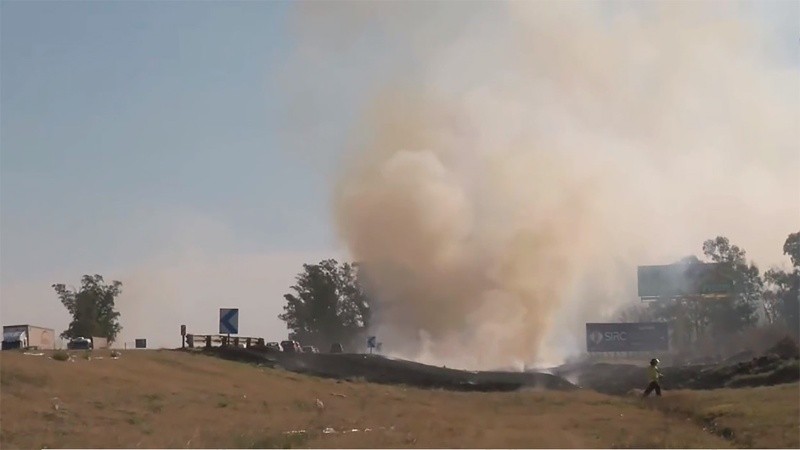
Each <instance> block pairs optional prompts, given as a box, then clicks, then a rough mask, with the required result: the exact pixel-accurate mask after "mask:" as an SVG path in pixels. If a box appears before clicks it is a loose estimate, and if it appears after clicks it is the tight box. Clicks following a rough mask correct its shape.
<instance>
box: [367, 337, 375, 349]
mask: <svg viewBox="0 0 800 450" xmlns="http://www.w3.org/2000/svg"><path fill="white" fill-rule="evenodd" d="M377 340H378V338H376V337H375V336H370V337H368V338H367V347H369V348H375V347H376V341H377Z"/></svg>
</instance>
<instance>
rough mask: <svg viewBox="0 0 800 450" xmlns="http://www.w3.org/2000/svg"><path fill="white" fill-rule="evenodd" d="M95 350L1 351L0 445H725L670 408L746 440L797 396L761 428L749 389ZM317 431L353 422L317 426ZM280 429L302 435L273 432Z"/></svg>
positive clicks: (762, 431)
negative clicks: (543, 382)
mask: <svg viewBox="0 0 800 450" xmlns="http://www.w3.org/2000/svg"><path fill="white" fill-rule="evenodd" d="M98 356H99V357H103V359H97V357H98ZM108 356H109V355H108V354H104V353H103V352H94V353H93V355H92V359H91V360H86V359H83V358H80V357H78V358H74V359H73V362H59V361H54V360H51V359H47V358H46V357H41V356H38V357H37V356H25V355H22V354H20V353H16V352H4V353H3V354H2V356H0V358H2V359H0V381H2V386H0V389H2V391H0V400H1V402H0V420H1V422H0V431H2V433H1V434H0V447H2V448H4V449H7V448H42V447H48V448H57V447H72V448H85V447H93V448H109V447H112V448H153V447H158V448H289V447H335V448H393V447H395V448H396V447H422V448H437V447H438V448H442V447H450V448H453V447H472V448H475V447H479V448H497V447H504V448H508V447H512V448H514V447H516V448H537V447H562V448H563V447H569V448H574V447H580V448H612V447H613V448H620V447H639V448H641V447H645V448H647V447H650V448H653V447H680V448H686V447H689V448H698V447H704V448H725V447H729V446H731V444H732V443H736V442H738V441H736V442H731V441H729V440H726V439H724V438H722V437H720V436H717V435H715V434H713V433H710V432H707V431H703V429H702V427H701V426H698V425H697V423H695V422H694V421H692V420H687V417H686V415H685V414H684V413H683V409H681V408H684V407H688V405H692V403H691V402H693V401H697V402H698V403H697V404H696V407H698V408H699V407H706V406H708V407H711V406H709V405H712V406H713V405H715V404H716V403H715V402H717V401H723V400H724V402H726V404H728V403H734V404H739V405H740V406H747V408H750V409H748V410H747V411H751V412H752V414H753V417H756V418H758V420H756V421H753V422H752V423H753V424H754V425H752V426H751V425H750V424H751V422H748V421H747V420H745V421H744V422H741V421H740V422H736V421H734V419H736V417H735V416H731V417H730V420H731V422H730V423H728V422H725V423H726V424H727V425H726V426H729V427H732V428H734V429H736V430H737V433H738V430H740V429H741V430H745V429H746V430H750V431H748V433H750V434H749V435H752V436H753V443H754V444H755V445H761V444H760V443H761V442H778V441H771V440H763V441H762V440H759V439H761V437H763V436H767V435H769V434H774V433H779V434H781V433H782V435H785V436H788V438H790V437H791V433H792V432H794V433H796V431H797V430H798V421H797V411H796V402H795V403H794V408H795V409H794V410H792V409H791V408H789V409H787V410H786V411H788V412H789V413H791V411H794V412H795V413H794V415H793V416H791V420H789V418H786V417H784V419H785V420H781V421H777V422H774V423H771V424H770V427H769V428H766V427H765V428H760V426H761V424H762V420H761V418H762V416H761V414H764V416H763V418H764V421H766V420H769V419H768V418H772V416H773V412H772V411H771V410H770V408H772V407H774V404H773V399H772V397H770V399H771V400H770V402H769V404H767V403H765V404H764V405H762V406H763V407H754V406H750V403H752V402H758V401H759V399H760V398H763V397H764V396H762V395H751V394H746V395H747V396H746V399H747V400H746V401H745V400H742V401H738V400H736V399H735V396H736V393H737V392H745V393H752V392H754V390H740V391H731V392H730V393H727V394H724V395H729V396H730V398H728V397H725V398H720V399H717V398H716V397H706V394H709V393H697V394H696V395H695V393H684V392H681V393H676V394H675V400H672V399H671V398H670V396H671V395H673V394H671V393H665V395H666V397H664V398H663V399H662V400H665V403H666V402H668V401H672V402H673V403H674V404H675V405H676V407H675V410H674V411H673V410H668V411H667V410H664V411H662V410H660V409H657V408H647V407H644V405H645V404H646V403H642V402H641V401H640V400H638V399H633V398H614V397H609V396H605V395H601V394H597V393H594V392H572V393H557V392H541V391H526V392H517V393H456V392H445V391H425V390H420V389H412V388H404V387H400V386H382V385H374V384H368V383H364V382H337V381H334V380H324V379H317V378H311V377H306V376H302V375H298V374H293V373H289V372H284V371H280V370H273V369H261V368H256V367H253V366H249V365H245V364H240V363H235V362H229V361H222V360H217V359H214V358H210V357H205V356H200V355H189V354H183V353H178V352H171V351H126V352H123V353H122V356H121V357H120V358H119V359H116V360H114V359H110V358H109V357H108ZM776 389H777V390H776V391H775V392H778V393H776V394H774V395H775V396H776V398H777V397H780V398H782V399H783V401H784V403H786V400H785V399H786V398H787V397H788V395H787V393H788V392H789V391H791V392H794V393H795V396H794V398H795V399H796V397H797V395H796V394H797V389H798V388H797V384H794V385H791V386H790V387H782V388H776ZM763 391H764V392H772V391H771V390H770V389H765V390H763ZM720 395H723V394H720ZM771 395H772V394H771ZM316 399H320V400H321V401H322V402H323V403H324V405H325V406H324V408H323V409H319V408H318V407H317V406H316V405H315V401H316ZM649 403H652V402H649ZM744 403H747V405H744ZM670 404H672V403H670ZM679 405H684V406H682V407H678V406H679ZM692 407H695V406H692ZM665 411H666V413H665ZM787 417H788V416H787ZM720 420H722V419H720ZM725 420H728V419H727V418H726V419H725ZM736 420H738V419H736ZM748 420H749V419H748ZM326 428H333V429H334V430H337V431H341V430H351V429H358V430H360V431H358V432H352V433H347V434H342V433H325V432H324V431H323V430H325V429H326ZM365 428H370V429H371V430H370V431H364V429H365ZM291 430H306V433H300V434H285V432H287V431H291ZM759 436H761V437H759ZM794 437H795V438H796V435H795V436H794ZM788 438H787V439H788ZM780 442H786V443H787V444H791V443H792V442H795V443H796V442H797V441H791V440H787V441H780ZM784 446H789V447H792V446H794V447H797V445H796V444H795V445H784Z"/></svg>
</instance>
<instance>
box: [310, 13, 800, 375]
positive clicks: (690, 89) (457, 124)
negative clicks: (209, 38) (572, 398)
mask: <svg viewBox="0 0 800 450" xmlns="http://www.w3.org/2000/svg"><path fill="white" fill-rule="evenodd" d="M407 5H409V6H408V8H406V9H403V8H400V7H399V6H398V5H397V4H395V3H387V4H369V5H368V6H363V7H362V6H359V5H353V4H350V5H348V6H344V4H337V7H336V8H331V7H326V6H324V5H318V4H314V5H308V4H307V5H306V6H305V7H304V8H301V11H300V14H299V15H298V17H299V18H300V20H298V23H299V24H300V26H299V29H300V31H301V34H300V36H301V41H302V42H303V43H304V44H305V45H306V47H305V49H306V50H308V49H313V48H316V50H317V51H319V50H320V49H326V48H328V49H329V50H334V51H333V52H332V53H331V55H348V53H347V52H348V49H350V50H352V49H353V48H355V49H356V50H354V51H356V52H357V51H358V48H360V47H359V46H360V45H364V44H363V42H364V41H365V40H359V38H358V36H359V32H363V33H375V34H376V36H380V39H378V40H377V42H380V43H381V45H386V46H387V49H389V48H390V49H391V52H394V53H393V54H394V55H396V59H395V60H392V59H391V58H389V60H390V62H388V63H386V64H385V65H384V70H381V69H380V68H379V69H373V70H372V72H371V73H372V74H373V78H378V81H375V80H374V79H370V80H368V81H369V82H368V83H367V82H365V84H364V90H365V91H368V94H369V102H368V105H367V106H366V107H365V108H364V110H363V111H362V114H361V116H360V117H359V119H358V120H357V121H356V123H355V125H354V126H353V130H355V131H354V132H353V133H352V136H351V143H352V147H351V149H352V152H351V153H350V154H348V157H347V158H346V159H345V167H344V168H343V169H342V171H341V177H340V178H339V182H338V184H337V186H336V190H335V196H334V209H335V218H336V222H337V226H338V228H339V230H340V233H341V236H342V238H343V240H344V241H345V242H346V244H347V245H348V247H349V249H350V252H351V256H352V258H353V259H354V260H357V261H360V262H362V263H364V265H365V267H366V270H367V271H368V275H369V280H370V283H371V288H372V289H373V290H374V294H375V298H376V305H375V317H374V332H375V334H377V335H378V336H379V337H380V339H379V340H381V341H383V342H384V347H385V348H386V349H387V350H388V351H390V352H391V353H393V354H396V355H399V356H405V357H412V358H416V359H419V360H422V361H425V362H435V363H443V364H448V365H455V366H460V367H474V368H494V367H499V366H504V367H508V366H511V365H517V366H521V365H523V364H529V363H542V362H552V361H557V360H559V359H561V358H563V357H565V356H566V355H567V354H569V353H570V352H574V351H576V350H577V349H580V347H581V346H582V345H583V335H582V333H583V323H584V322H585V321H586V320H598V319H603V318H607V317H606V316H607V314H608V313H610V312H611V311H613V310H614V309H615V308H616V307H618V306H619V305H620V304H622V303H624V302H626V301H630V300H632V299H635V273H636V265H637V264H659V263H670V262H674V261H675V260H676V259H678V258H680V257H682V256H685V255H687V254H698V253H700V247H701V243H702V241H703V240H704V239H707V238H711V237H714V236H716V235H719V234H723V235H726V236H729V237H730V238H731V239H732V241H734V242H736V243H739V244H740V245H742V246H743V247H744V248H745V249H747V251H748V256H749V257H750V258H754V259H756V261H757V262H760V263H762V264H774V263H777V262H779V261H782V259H781V255H780V247H781V245H782V243H783V240H784V239H785V237H786V235H788V233H790V232H792V231H794V230H795V229H796V228H797V225H798V223H800V210H798V192H800V184H799V183H798V177H797V174H798V168H800V153H799V152H798V144H797V143H798V138H799V137H800V136H799V135H798V124H799V123H800V121H799V120H798V119H799V118H800V115H799V114H798V101H799V100H800V95H798V94H800V89H798V88H799V86H798V83H797V78H796V76H797V70H796V69H797V68H796V67H792V68H787V67H785V65H781V64H777V63H775V62H774V61H771V60H770V58H771V57H772V56H774V54H775V53H776V52H773V50H774V48H775V47H776V44H777V43H776V42H774V41H771V40H770V37H769V36H768V34H766V33H764V29H762V28H761V25H763V24H759V23H757V22H756V21H754V20H750V19H748V18H747V17H746V14H744V13H743V11H744V10H734V9H733V8H730V9H731V10H730V11H720V7H721V6H726V7H728V6H729V5H721V4H719V3H714V4H705V5H703V4H691V5H689V4H676V3H669V4H668V3H660V4H656V3H648V4H636V5H630V4H622V3H615V4H602V5H605V6H602V5H601V4H599V3H591V4H589V3H576V2H568V3H567V2H558V3H555V2H514V3H508V4H505V3H503V4H501V3H497V2H492V3H489V4H480V5H474V4H470V5H466V4H459V8H455V7H453V10H456V9H457V11H449V12H450V13H453V14H448V13H447V12H448V11H446V9H447V7H446V6H442V5H441V4H431V3H423V4H413V6H412V5H411V4H407ZM326 8H327V9H326ZM469 8H472V9H474V11H468V9H469ZM334 9H335V10H334ZM401 10H402V11H401ZM443 10H445V11H443ZM398 12H402V14H400V13H398ZM327 13H331V14H327ZM326 18H327V19H326ZM304 19H305V20H307V22H306V23H304V22H303V20H304ZM459 24H463V26H459ZM337 30H343V31H337ZM375 30H380V32H376V31H375ZM366 41H369V40H368V39H367V40H366ZM387 43H388V44H387ZM375 45H378V44H375ZM315 46H316V47H315ZM326 46H327V47H326ZM348 46H349V47H348ZM387 51H388V50H387ZM337 52H338V53H337ZM317 54H318V55H324V54H325V52H324V51H319V53H317ZM345 57H346V56H342V58H345ZM398 61H399V62H398ZM386 68H391V69H390V70H389V69H386Z"/></svg>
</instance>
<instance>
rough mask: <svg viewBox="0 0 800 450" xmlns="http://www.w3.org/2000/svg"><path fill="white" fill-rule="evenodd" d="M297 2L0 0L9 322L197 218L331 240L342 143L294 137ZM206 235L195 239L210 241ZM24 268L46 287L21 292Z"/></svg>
mask: <svg viewBox="0 0 800 450" xmlns="http://www.w3.org/2000/svg"><path fill="white" fill-rule="evenodd" d="M286 15H287V4H286V3H279V2H262V3H246V2H213V3H212V2H3V5H2V74H1V75H2V99H1V100H2V129H1V130H0V131H1V132H2V135H1V136H2V159H1V160H0V174H1V177H0V188H1V189H0V201H1V202H2V217H1V218H0V226H1V227H2V252H1V253H0V263H1V264H2V283H3V288H4V291H5V293H6V294H8V295H3V301H2V312H3V314H2V316H3V322H4V323H6V322H8V321H11V322H19V321H35V322H37V323H38V322H41V321H42V320H45V319H44V318H43V317H42V318H40V316H39V312H38V311H39V308H38V307H34V304H35V305H41V306H42V307H46V308H47V309H48V310H49V306H46V305H52V306H53V307H55V308H60V305H58V304H57V300H56V299H55V297H54V296H51V298H46V299H45V298H39V297H40V296H44V295H46V294H45V293H46V292H47V291H46V289H49V284H50V283H52V282H61V281H63V282H68V283H69V282H72V283H75V284H77V283H78V280H79V277H80V275H81V274H82V273H88V272H92V273H94V272H97V273H102V274H107V272H108V271H114V270H123V269H124V268H127V267H130V266H132V265H136V264H146V263H147V261H148V260H149V259H150V258H152V256H153V255H154V254H157V253H158V252H159V251H160V250H161V249H163V248H165V247H168V246H170V245H171V244H172V243H173V242H174V240H175V238H176V236H181V235H184V234H186V233H188V232H189V231H190V230H187V227H188V228H192V227H194V226H196V225H197V222H198V221H203V220H208V221H212V222H215V223H216V224H217V225H214V226H211V229H214V227H215V226H221V227H224V228H226V229H228V230H235V231H231V233H230V234H231V235H232V238H231V239H229V240H227V241H226V242H225V243H224V244H220V245H221V246H224V247H225V250H226V251H248V252H285V251H291V252H303V251H317V250H318V251H320V254H323V253H324V252H325V251H327V250H328V249H332V248H333V247H334V246H335V239H334V236H333V234H332V230H331V227H330V226H329V223H330V220H329V212H328V209H327V201H328V195H329V194H328V193H329V191H330V189H329V186H330V183H331V173H330V172H329V171H328V172H326V171H325V170H321V169H322V168H325V167H326V166H329V165H330V164H331V162H332V161H333V158H335V155H336V148H335V146H331V147H330V148H326V149H313V150H314V151H313V152H312V151H311V150H312V149H309V152H308V153H299V152H296V151H294V149H292V148H289V145H288V144H287V142H286V139H282V137H285V133H284V131H285V130H284V129H282V128H281V127H283V126H285V120H283V116H285V107H286V105H287V104H289V103H290V102H291V99H290V98H287V96H286V95H285V86H282V85H281V83H280V81H281V79H280V77H279V76H275V74H280V70H281V68H282V67H283V65H285V64H286V63H287V62H288V58H289V55H290V52H291V51H292V45H293V42H292V40H291V39H288V38H287V30H286V20H285V19H286ZM340 128H341V127H340ZM312 156H313V157H312ZM203 233H206V232H203ZM207 234H208V235H209V236H198V237H197V238H196V241H194V242H192V243H191V245H198V246H201V247H203V248H209V247H213V246H214V245H215V243H214V242H209V241H205V240H204V238H206V237H211V238H216V234H215V232H214V231H208V232H207ZM293 270H294V272H296V271H298V270H299V267H297V266H296V267H295V268H294V269H293ZM59 276H62V277H63V276H68V277H70V279H69V280H64V279H60V278H58V277H59ZM45 280H46V281H45ZM24 281H28V282H31V283H38V284H39V285H42V286H45V288H46V289H45V290H40V291H37V292H39V293H40V294H39V296H37V297H36V298H27V299H23V298H14V296H13V295H12V293H16V292H17V291H16V290H15V289H13V288H14V286H15V285H16V284H17V283H20V282H24ZM45 283H46V284H45ZM9 289H11V290H9ZM57 317H58V319H59V320H57V321H63V317H62V316H57ZM42 325H49V326H55V327H56V328H59V327H62V326H63V325H64V324H63V323H43V324H42Z"/></svg>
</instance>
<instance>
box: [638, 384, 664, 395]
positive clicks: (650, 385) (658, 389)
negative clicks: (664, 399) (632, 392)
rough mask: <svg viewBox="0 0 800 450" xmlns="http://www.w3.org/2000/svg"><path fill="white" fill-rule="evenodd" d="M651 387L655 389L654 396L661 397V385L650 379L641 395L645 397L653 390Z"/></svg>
mask: <svg viewBox="0 0 800 450" xmlns="http://www.w3.org/2000/svg"><path fill="white" fill-rule="evenodd" d="M653 389H655V391H656V396H658V397H661V386H660V385H659V384H658V382H657V381H651V382H650V384H648V385H647V389H645V390H644V393H643V394H642V397H647V396H648V395H650V393H651V392H653Z"/></svg>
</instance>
